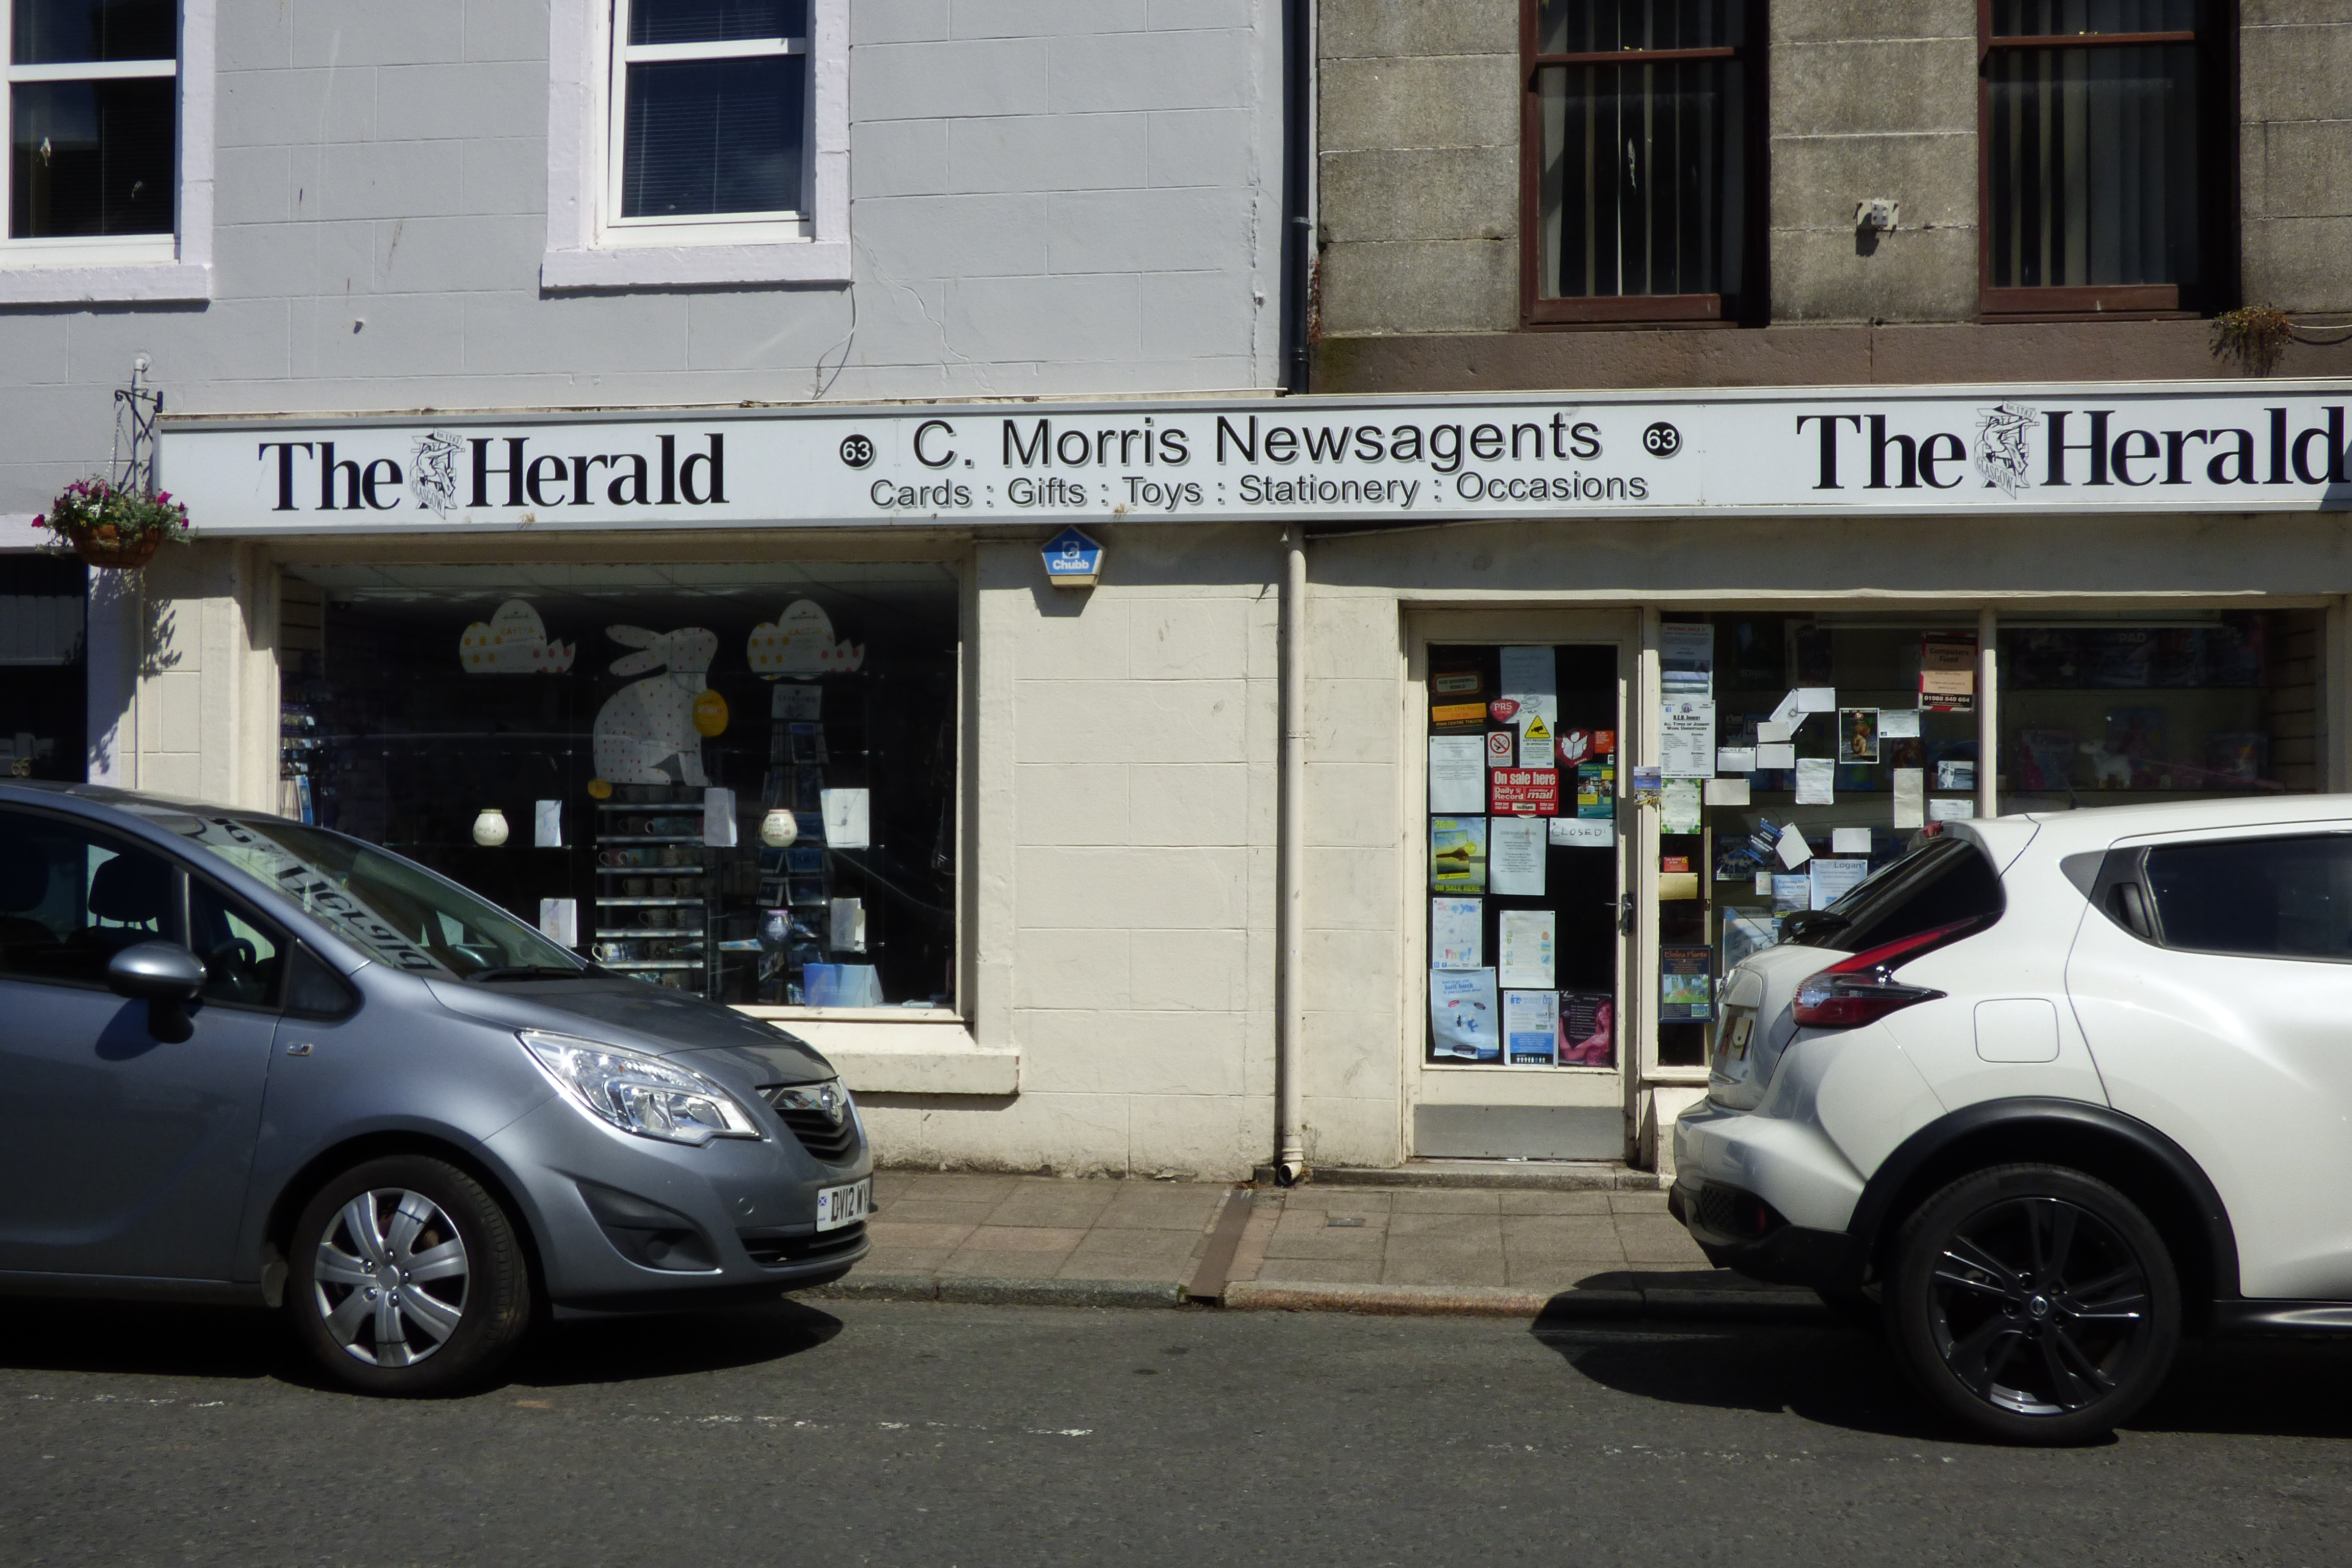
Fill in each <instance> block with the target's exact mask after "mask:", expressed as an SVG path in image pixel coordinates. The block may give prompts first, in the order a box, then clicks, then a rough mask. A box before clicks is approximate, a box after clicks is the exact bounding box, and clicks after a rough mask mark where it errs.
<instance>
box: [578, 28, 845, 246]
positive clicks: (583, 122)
mask: <svg viewBox="0 0 2352 1568" xmlns="http://www.w3.org/2000/svg"><path fill="white" fill-rule="evenodd" d="M626 4H627V0H550V3H549V5H548V28H549V39H548V48H549V59H550V61H551V78H550V80H549V84H548V109H547V150H548V156H547V254H546V256H545V257H544V258H543V259H542V260H541V265H540V274H539V277H540V286H541V288H542V289H546V290H548V291H551V292H558V291H562V290H564V289H631V288H672V287H692V286H696V285H712V284H729V283H846V282H847V281H849V0H809V20H808V29H809V30H808V37H807V38H806V40H805V41H804V44H803V46H802V47H804V48H805V49H806V51H807V54H808V57H809V96H808V103H809V119H810V125H809V134H808V139H807V142H806V143H805V148H806V151H805V152H804V153H803V157H804V159H805V160H806V162H805V164H804V168H803V179H802V187H801V188H802V190H803V201H804V202H805V204H806V205H804V207H803V210H801V211H799V212H794V213H720V214H712V215H709V216H695V217H692V218H688V219H682V220H681V219H676V218H624V217H622V216H620V211H621V147H622V137H623V134H624V131H625V127H624V125H623V122H622V117H623V115H624V114H625V112H626V90H625V75H624V73H625V70H626V68H627V66H628V64H629V63H630V62H631V61H633V60H634V61H638V62H646V61H652V60H658V59H664V58H679V59H687V58H692V59H709V58H721V57H723V56H732V55H751V54H774V53H795V52H798V50H797V49H795V48H794V47H793V45H792V44H791V43H787V44H786V45H785V46H784V47H782V48H779V47H777V46H775V45H774V44H773V43H771V42H762V41H758V40H749V41H746V40H738V41H734V42H730V43H721V44H692V45H639V46H635V47H627V46H624V45H621V44H620V42H619V39H620V38H621V37H623V35H622V33H621V31H620V18H621V16H622V15H623V7H624V6H625V5H626Z"/></svg>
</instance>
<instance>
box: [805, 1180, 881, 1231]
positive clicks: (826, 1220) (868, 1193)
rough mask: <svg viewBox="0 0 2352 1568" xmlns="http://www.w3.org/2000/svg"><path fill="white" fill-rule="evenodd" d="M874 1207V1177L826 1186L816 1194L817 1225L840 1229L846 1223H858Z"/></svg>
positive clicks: (822, 1228) (821, 1227)
mask: <svg viewBox="0 0 2352 1568" xmlns="http://www.w3.org/2000/svg"><path fill="white" fill-rule="evenodd" d="M873 1207H874V1178H873V1177H871V1176H868V1177H866V1179H865V1180H864V1181H862V1182H852V1183H851V1184H849V1185H847V1186H845V1187H826V1188H824V1189H823V1190H822V1191H820V1192H819V1193H818V1194H817V1195H816V1227H817V1229H819V1230H839V1229H840V1228H841V1227H842V1226H845V1225H856V1223H857V1222H858V1221H859V1220H861V1219H864V1218H865V1217H866V1215H867V1214H868V1213H869V1212H870V1211H871V1210H872V1209H873Z"/></svg>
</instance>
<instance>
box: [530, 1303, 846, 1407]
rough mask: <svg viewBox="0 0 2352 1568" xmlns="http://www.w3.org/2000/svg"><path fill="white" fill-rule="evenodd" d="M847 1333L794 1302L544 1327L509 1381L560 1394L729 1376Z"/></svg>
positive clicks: (827, 1315)
mask: <svg viewBox="0 0 2352 1568" xmlns="http://www.w3.org/2000/svg"><path fill="white" fill-rule="evenodd" d="M841 1328H842V1323H841V1320H840V1319H838V1318H836V1317H834V1316H832V1315H831V1314H830V1313H826V1312H821V1311H819V1310H816V1309H815V1308H814V1307H809V1306H803V1304H802V1303H800V1302H798V1301H794V1300H779V1301H774V1302H770V1303H766V1304H763V1305H760V1306H753V1307H735V1308H730V1309H727V1310H720V1311H708V1312H664V1313H660V1314H648V1315H646V1316H643V1317H638V1316H628V1317H612V1318H596V1319H590V1320H585V1321H568V1322H560V1323H541V1325H540V1326H539V1327H538V1329H537V1330H536V1331H534V1332H533V1333H532V1335H531V1338H530V1342H528V1343H526V1344H525V1345H524V1346H523V1348H522V1353H521V1354H520V1355H519V1356H517V1357H516V1358H515V1361H514V1364H513V1365H512V1366H510V1367H509V1368H508V1371H507V1381H508V1382H509V1383H511V1384H530V1386H532V1387H537V1388H555V1387H561V1386H563V1385H565V1384H583V1383H627V1382H633V1381H635V1380H636V1379H639V1378H647V1377H677V1376H680V1375H683V1374H686V1373H698V1372H723V1371H726V1370H728V1369H729V1368H731V1367H739V1366H751V1365H754V1364H757V1363H761V1362H771V1361H781V1360H782V1359H783V1358H785V1357H786V1356H795V1355H799V1354H800V1353H801V1352H803V1351H811V1350H814V1349H815V1348H816V1347H817V1346H819V1345H821V1344H823V1343H824V1342H826V1341H827V1340H830V1339H831V1338H833V1337H834V1335H835V1334H837V1333H839V1332H841Z"/></svg>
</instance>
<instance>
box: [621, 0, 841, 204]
mask: <svg viewBox="0 0 2352 1568" xmlns="http://www.w3.org/2000/svg"><path fill="white" fill-rule="evenodd" d="M808 65H809V6H808V0H614V48H613V91H612V102H613V116H614V125H613V141H614V146H615V148H616V151H617V153H618V155H617V156H615V157H614V158H611V159H610V160H608V163H609V166H610V169H611V178H612V192H611V212H612V214H613V216H614V222H615V223H616V224H618V225H651V224H679V223H739V224H740V223H746V222H751V223H762V222H765V223H775V222H784V223H790V222H793V221H795V220H798V219H799V218H801V217H802V216H803V214H804V213H805V212H806V210H807V208H808V205H809V204H808V200H807V195H806V191H807V184H808V170H807V158H806V149H807V146H808V123H809V73H808Z"/></svg>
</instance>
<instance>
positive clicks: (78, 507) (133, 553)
mask: <svg viewBox="0 0 2352 1568" xmlns="http://www.w3.org/2000/svg"><path fill="white" fill-rule="evenodd" d="M33 526H34V527H36V528H46V529H47V530H48V531H50V532H51V533H54V534H56V535H57V536H58V543H59V544H61V545H63V546H65V547H67V548H68V549H70V550H72V552H74V553H75V554H76V555H79V556H80V557H81V558H82V560H83V561H84V562H85V563H88V564H89V565H91V566H97V567H101V568H105V569H109V570H112V571H117V572H135V571H137V570H138V569H139V568H140V567H142V566H144V565H146V564H147V563H148V562H149V561H151V560H152V559H154V555H155V552H156V551H158V550H160V549H162V548H163V542H165V541H166V540H173V539H177V540H185V539H186V538H187V537H188V509H187V508H186V507H184V506H183V505H181V504H180V503H179V502H178V501H175V500H173V499H172V493H171V492H170V491H169V490H165V491H163V492H162V493H161V494H158V495H147V494H145V493H143V492H142V491H139V490H130V489H120V488H118V487H117V486H115V485H113V484H110V483H109V482H108V481H107V480H105V479H77V480H76V481H74V482H73V483H72V484H69V485H68V486H67V487H66V488H65V489H63V490H62V491H60V492H59V493H58V499H57V500H55V501H54V502H52V503H51V504H50V507H49V510H47V512H46V513H44V514H43V515H42V516H39V517H37V518H35V519H34V520H33Z"/></svg>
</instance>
